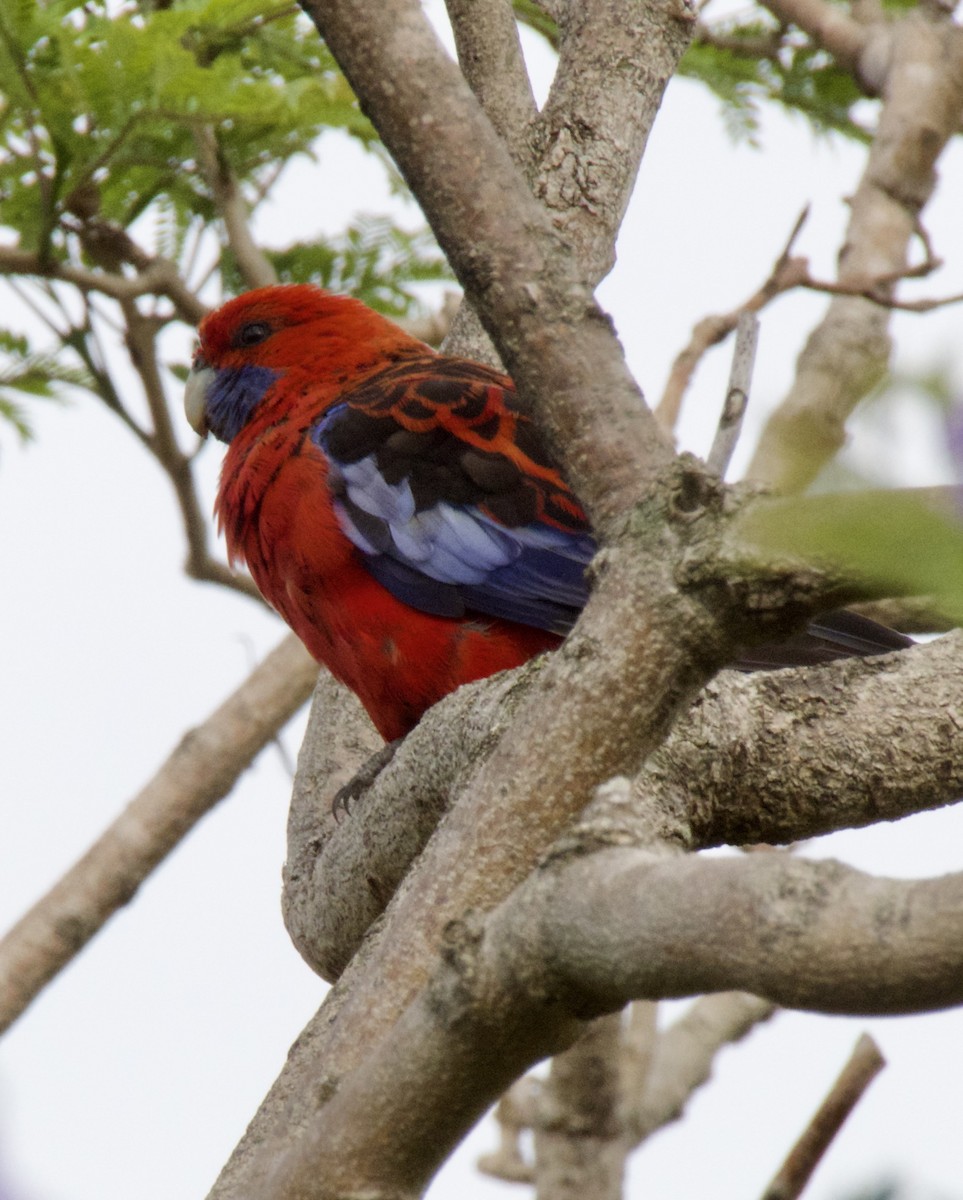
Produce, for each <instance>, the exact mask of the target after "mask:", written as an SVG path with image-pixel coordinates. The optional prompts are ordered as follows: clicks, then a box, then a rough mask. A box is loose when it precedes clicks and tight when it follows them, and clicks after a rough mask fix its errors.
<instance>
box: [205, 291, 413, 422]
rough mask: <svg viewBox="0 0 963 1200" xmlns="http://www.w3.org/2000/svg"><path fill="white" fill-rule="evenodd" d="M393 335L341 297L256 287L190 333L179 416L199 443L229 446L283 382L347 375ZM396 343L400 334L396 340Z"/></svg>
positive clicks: (380, 319) (384, 324) (356, 303)
mask: <svg viewBox="0 0 963 1200" xmlns="http://www.w3.org/2000/svg"><path fill="white" fill-rule="evenodd" d="M386 329H387V330H391V331H393V332H394V334H395V335H401V331H400V330H398V329H397V327H395V326H393V325H392V324H391V323H390V322H389V321H386V320H385V319H384V318H383V317H381V316H379V315H378V314H377V313H375V312H373V311H372V310H371V309H369V308H367V307H366V306H365V305H364V304H361V303H360V302H359V301H357V300H352V299H351V298H350V297H348V296H337V295H334V294H333V293H331V292H325V291H323V290H322V289H321V288H317V287H314V286H313V285H311V284H301V283H299V284H288V285H280V286H276V287H266V288H258V289H257V290H256V291H253V292H245V293H244V294H243V295H241V296H237V297H235V299H233V300H228V302H227V303H226V304H223V305H222V306H221V307H220V308H218V309H216V310H215V311H214V312H212V313H210V314H209V315H208V316H206V317H205V318H204V320H203V321H202V322H201V324H200V327H199V329H198V346H197V350H196V351H195V353H194V360H193V363H192V366H191V372H190V375H189V376H188V378H187V387H186V391H185V395H184V410H185V412H186V414H187V419H188V421H189V422H190V424H191V426H192V427H193V428H194V430H195V431H196V432H197V433H199V434H200V435H201V436H202V437H203V436H204V435H205V434H207V433H208V432H210V433H213V434H214V436H215V437H216V438H219V439H220V440H221V441H222V442H230V441H231V440H232V439H233V438H234V437H235V436H236V435H237V434H238V433H240V431H241V430H242V429H243V428H244V426H245V425H246V424H247V423H248V421H249V420H250V419H251V417H252V416H253V415H254V413H255V411H256V410H257V408H258V406H259V404H260V403H261V401H262V400H263V399H264V397H265V396H266V395H267V393H268V392H269V391H270V390H271V389H272V387H273V386H274V384H275V383H276V382H277V381H278V379H279V378H281V376H283V375H287V374H289V373H290V372H292V371H294V372H308V373H309V374H310V376H311V378H312V380H313V382H314V383H316V384H318V385H321V384H323V382H324V377H325V372H326V370H327V371H329V372H330V371H332V370H335V369H338V370H341V371H342V372H343V371H344V370H345V369H350V368H351V366H352V365H353V363H354V361H359V355H360V354H362V353H363V347H364V346H365V345H366V344H368V343H371V342H374V341H377V340H378V338H379V337H384V336H385V330H386ZM401 336H403V335H401Z"/></svg>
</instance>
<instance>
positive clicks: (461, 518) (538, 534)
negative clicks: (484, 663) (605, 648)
mask: <svg viewBox="0 0 963 1200" xmlns="http://www.w3.org/2000/svg"><path fill="white" fill-rule="evenodd" d="M347 409H348V405H347V404H339V405H337V406H335V407H334V408H333V409H331V410H329V411H328V412H327V413H326V414H325V416H324V417H323V418H322V420H321V421H320V422H319V423H318V425H317V426H316V427H315V430H314V431H313V435H312V438H313V441H314V442H315V444H316V445H318V446H319V448H320V449H321V450H322V452H323V453H324V454H325V456H326V457H327V458H328V461H329V463H330V471H329V484H330V486H331V488H332V491H333V492H334V496H333V504H334V511H335V513H336V515H337V518H338V522H339V524H340V525H341V528H342V530H343V531H344V533H345V535H346V536H347V537H348V538H349V539H350V540H351V542H352V543H353V544H354V545H355V546H356V547H357V549H358V550H359V551H360V553H361V556H362V562H363V563H364V565H365V567H366V569H367V570H368V571H369V572H370V573H371V575H372V576H373V577H374V578H375V579H377V580H378V582H379V583H380V584H381V585H382V586H383V587H385V588H387V589H388V591H390V592H391V593H392V594H393V595H394V596H396V597H397V598H398V599H399V600H402V601H403V602H404V603H405V604H410V605H411V606H412V607H413V608H417V609H419V610H421V611H422V612H429V613H433V614H435V615H438V616H447V617H461V616H464V615H466V614H470V613H478V614H482V615H487V616H492V617H501V618H503V619H505V620H508V621H517V622H519V623H521V624H524V625H532V626H535V627H537V628H540V629H546V630H549V631H551V632H554V633H559V634H564V633H566V632H568V630H569V629H570V628H571V627H572V625H573V624H574V622H575V619H576V618H577V616H578V614H579V612H580V611H581V609H582V607H583V606H584V605H585V602H586V600H587V599H588V592H589V589H588V583H587V581H586V578H585V568H586V566H587V565H588V563H589V562H590V561H591V559H592V557H593V555H594V554H595V552H596V544H595V540H594V538H593V537H592V535H591V534H590V533H588V532H585V531H584V530H579V531H568V530H564V529H558V528H554V527H552V526H549V525H547V524H544V523H540V522H534V523H530V524H526V525H520V526H516V527H510V526H507V525H504V524H502V523H501V522H499V521H497V520H496V519H495V518H494V517H492V516H491V515H490V514H488V513H485V512H484V511H482V508H481V506H480V505H479V504H455V503H451V502H449V501H447V500H444V499H439V500H437V501H436V502H435V503H433V504H431V505H428V506H423V507H421V508H419V507H418V505H417V503H416V501H415V497H414V494H413V492H412V488H411V486H410V483H409V480H408V478H404V477H403V478H400V479H398V480H397V481H396V482H391V483H389V482H388V481H387V480H386V479H385V477H384V474H383V473H382V471H381V469H380V467H379V464H378V459H377V454H376V453H370V454H366V455H364V456H362V457H359V458H357V459H355V460H354V461H346V460H345V458H338V457H336V456H335V455H334V454H333V453H332V451H331V449H330V446H329V444H328V437H329V434H330V433H331V431H332V430H333V429H336V428H337V425H338V421H339V417H341V416H343V415H344V414H345V412H346V410H347ZM473 486H474V485H473Z"/></svg>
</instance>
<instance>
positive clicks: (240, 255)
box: [194, 125, 278, 288]
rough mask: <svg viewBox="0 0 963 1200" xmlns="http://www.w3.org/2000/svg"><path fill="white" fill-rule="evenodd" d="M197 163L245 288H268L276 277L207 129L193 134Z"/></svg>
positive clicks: (237, 187) (219, 151)
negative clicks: (255, 238)
mask: <svg viewBox="0 0 963 1200" xmlns="http://www.w3.org/2000/svg"><path fill="white" fill-rule="evenodd" d="M194 137H195V141H196V142H197V151H198V159H199V161H200V165H201V170H202V171H203V172H204V178H205V179H206V180H207V185H208V187H209V188H210V189H211V195H212V196H213V198H214V204H215V207H216V208H217V211H218V212H219V213H220V214H221V219H222V220H223V222H224V231H225V233H226V234H227V244H228V246H230V248H231V253H232V254H233V255H234V260H235V262H236V263H237V268H238V270H239V271H240V272H241V275H242V276H243V277H244V282H245V283H246V284H247V286H248V287H251V288H258V287H268V286H270V285H271V284H273V283H277V281H278V277H277V272H276V271H275V269H274V267H273V265H272V264H271V260H270V259H269V258H268V257H267V255H266V254H265V253H264V251H263V250H262V249H261V248H260V246H258V244H257V243H256V242H255V240H254V238H253V237H252V236H251V226H250V223H249V213H248V210H247V205H246V204H245V203H244V197H243V196H242V195H241V189H240V187H239V186H238V182H237V180H236V179H235V177H234V173H233V172H232V171H231V169H230V167H229V166H228V164H227V161H226V160H225V158H224V155H223V154H222V153H221V149H220V147H219V146H218V143H217V135H216V134H215V133H214V130H213V129H212V128H211V127H210V126H209V125H199V126H198V127H197V128H196V129H195V131H194Z"/></svg>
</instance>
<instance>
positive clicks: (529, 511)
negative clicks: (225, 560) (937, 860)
mask: <svg viewBox="0 0 963 1200" xmlns="http://www.w3.org/2000/svg"><path fill="white" fill-rule="evenodd" d="M185 407H186V410H187V415H188V419H189V420H190V422H191V424H192V426H193V427H194V429H195V430H197V432H198V433H200V434H202V435H203V434H205V433H207V432H208V431H210V432H211V433H213V434H214V436H215V437H217V438H219V439H220V440H221V441H223V442H226V443H228V450H227V454H226V456H225V459H224V466H223V469H222V472H221V480H220V486H219V489H218V495H217V502H216V512H217V516H218V520H219V523H220V527H221V528H222V529H223V531H224V534H225V537H226V539H227V548H228V555H229V558H230V561H231V562H232V564H233V563H236V562H238V561H243V562H246V563H247V566H248V568H249V570H250V571H251V574H252V575H253V577H254V581H255V583H256V584H257V586H258V587H259V589H260V590H261V592H262V594H263V595H264V597H265V599H266V600H268V602H269V603H270V604H272V605H273V606H274V608H275V609H277V611H278V612H279V613H280V614H281V616H282V617H283V618H284V619H285V620H286V621H287V622H288V624H289V625H290V626H291V628H292V629H293V630H294V631H295V633H297V635H298V636H299V637H300V638H301V640H302V641H303V642H304V644H305V646H307V648H308V650H309V651H310V653H311V654H312V655H313V656H314V657H315V658H316V659H318V661H319V662H322V663H323V664H324V665H325V666H326V667H328V669H329V670H330V671H331V672H332V674H333V675H335V676H336V677H337V678H338V679H340V680H341V681H342V682H343V683H345V684H347V686H348V687H350V688H351V689H352V690H353V691H354V692H355V693H356V694H357V696H358V697H359V699H360V700H361V702H362V703H363V704H364V706H365V708H366V709H367V710H368V713H369V714H370V716H371V719H372V721H373V722H374V724H375V726H376V727H377V729H378V730H379V732H380V733H381V734H382V736H383V737H384V738H385V739H386V740H387V741H392V740H394V739H395V738H398V737H401V736H402V735H404V734H405V733H407V732H408V731H409V730H410V729H411V728H412V727H413V726H414V725H415V724H416V723H417V721H418V719H419V718H420V717H421V715H422V713H424V712H425V710H426V709H427V708H429V707H430V706H431V705H432V704H434V703H435V702H436V701H438V700H440V699H441V698H442V697H443V696H446V695H448V693H449V692H452V691H454V689H455V688H457V687H458V686H459V685H460V684H463V683H468V682H470V681H471V680H475V679H482V678H484V677H486V676H488V675H492V674H494V673H495V672H496V671H501V670H505V669H506V668H509V667H515V666H518V665H520V664H521V663H523V662H525V661H527V660H528V659H529V658H531V657H532V656H533V655H535V654H538V653H540V652H541V651H543V650H548V649H551V648H552V647H554V646H557V645H558V644H559V642H560V641H561V640H562V638H563V637H564V636H565V634H566V633H567V632H568V631H569V629H571V627H572V625H573V624H574V622H575V620H576V618H577V617H578V614H579V612H580V611H581V609H582V607H583V606H584V604H585V602H586V600H587V598H588V590H589V589H588V583H587V581H586V578H585V568H586V566H587V565H588V563H589V562H590V560H591V559H592V557H593V555H594V554H595V552H596V549H597V547H596V542H595V539H594V536H593V534H592V530H591V528H590V526H589V523H588V520H587V518H586V515H585V513H584V511H583V510H582V507H581V505H580V504H579V501H578V499H577V497H576V496H575V495H574V494H573V493H572V491H571V489H570V488H569V486H568V484H567V483H566V482H565V480H564V479H563V478H562V475H561V473H560V472H559V470H558V468H557V467H556V466H555V464H554V463H553V462H552V460H551V458H550V456H549V454H548V453H547V450H546V448H545V446H544V444H543V442H542V439H541V436H540V435H539V432H538V430H537V429H536V428H535V426H534V425H533V423H532V421H531V418H530V417H529V416H528V414H527V413H526V412H525V410H524V408H523V407H522V405H521V404H520V403H519V401H518V398H517V397H516V394H515V389H514V386H513V384H512V381H511V379H509V378H508V376H506V375H503V374H500V373H499V372H498V371H494V370H492V369H491V368H490V367H486V366H482V365H481V364H479V363H475V362H469V361H466V360H464V359H460V358H450V357H446V356H444V355H441V354H438V353H436V352H435V351H434V350H432V349H431V348H430V347H429V346H426V345H424V344H423V343H422V342H419V341H417V340H416V339H415V338H412V337H410V336H409V335H408V334H407V333H405V332H404V331H403V330H402V329H400V328H399V327H398V326H397V325H395V324H393V323H392V322H391V321H389V320H387V319H386V318H385V317H382V316H380V315H379V314H378V313H376V312H373V311H372V310H371V309H369V308H367V307H366V306H365V305H363V304H361V303H360V302H359V301H357V300H353V299H350V298H348V297H345V296H338V295H333V294H331V293H329V292H325V291H322V290H321V289H320V288H316V287H313V286H311V285H307V284H294V285H288V286H278V287H267V288H260V289H258V290H256V291H252V292H248V293H246V294H244V295H242V296H239V297H237V298H236V299H234V300H230V301H228V302H227V303H226V304H224V305H223V306H222V307H221V308H219V309H218V310H217V311H216V312H213V313H211V314H210V315H209V316H208V317H206V318H205V319H204V321H203V322H202V323H201V326H200V330H199V346H198V349H197V352H196V354H195V357H194V363H193V369H192V372H191V377H190V379H189V381H188V386H187V395H186V399H185ZM906 644H908V639H905V638H903V637H902V635H900V634H895V633H893V632H892V631H890V630H885V629H884V628H883V627H882V626H877V625H875V624H874V623H872V622H868V621H865V620H864V619H862V618H858V617H856V616H855V615H854V614H852V613H835V614H830V615H829V616H828V617H824V618H822V619H821V621H820V622H819V623H818V624H814V625H812V626H810V629H809V632H808V633H806V634H803V635H800V637H799V638H797V639H795V641H794V643H791V644H787V646H791V648H789V650H788V656H787V655H786V654H784V653H783V652H779V653H778V654H777V655H776V656H775V657H774V656H773V655H771V654H770V652H769V651H767V650H762V651H756V652H755V653H754V655H753V657H752V658H751V659H747V660H746V661H745V662H744V663H741V664H739V665H741V666H744V667H747V668H751V667H754V666H762V667H768V666H774V665H794V664H795V663H799V662H813V661H821V660H824V659H826V658H833V657H838V656H839V654H840V653H841V652H842V653H857V654H865V653H880V652H882V651H885V650H890V649H898V648H901V647H902V646H904V645H906Z"/></svg>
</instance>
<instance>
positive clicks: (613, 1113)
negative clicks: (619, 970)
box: [534, 1013, 629, 1200]
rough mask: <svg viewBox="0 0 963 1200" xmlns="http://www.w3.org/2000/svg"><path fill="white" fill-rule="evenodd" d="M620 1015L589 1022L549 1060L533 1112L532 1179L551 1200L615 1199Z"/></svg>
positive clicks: (621, 1154)
mask: <svg viewBox="0 0 963 1200" xmlns="http://www.w3.org/2000/svg"><path fill="white" fill-rule="evenodd" d="M621 1052H622V1019H621V1014H620V1013H613V1014H611V1015H609V1016H607V1017H600V1018H599V1019H598V1020H596V1021H593V1022H591V1024H590V1025H589V1026H588V1028H587V1029H586V1030H585V1032H584V1033H583V1034H582V1036H581V1037H580V1038H579V1039H578V1041H577V1042H576V1043H575V1044H574V1046H572V1047H571V1048H570V1049H569V1050H566V1051H565V1052H564V1053H563V1054H560V1055H557V1056H556V1058H555V1059H553V1061H552V1067H551V1070H550V1072H549V1077H548V1081H547V1082H546V1084H545V1086H544V1087H543V1088H542V1089H541V1091H540V1093H539V1098H538V1104H537V1105H536V1109H535V1125H534V1128H535V1164H536V1166H535V1180H536V1186H537V1189H538V1195H540V1196H551V1197H552V1200H584V1197H586V1196H591V1197H592V1200H620V1198H621V1195H622V1173H623V1170H624V1166H625V1157H626V1154H627V1153H628V1150H629V1145H628V1142H627V1141H626V1139H625V1137H624V1134H623V1128H622V1119H621V1118H622V1112H621V1104H620V1101H621V1079H620V1059H621Z"/></svg>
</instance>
